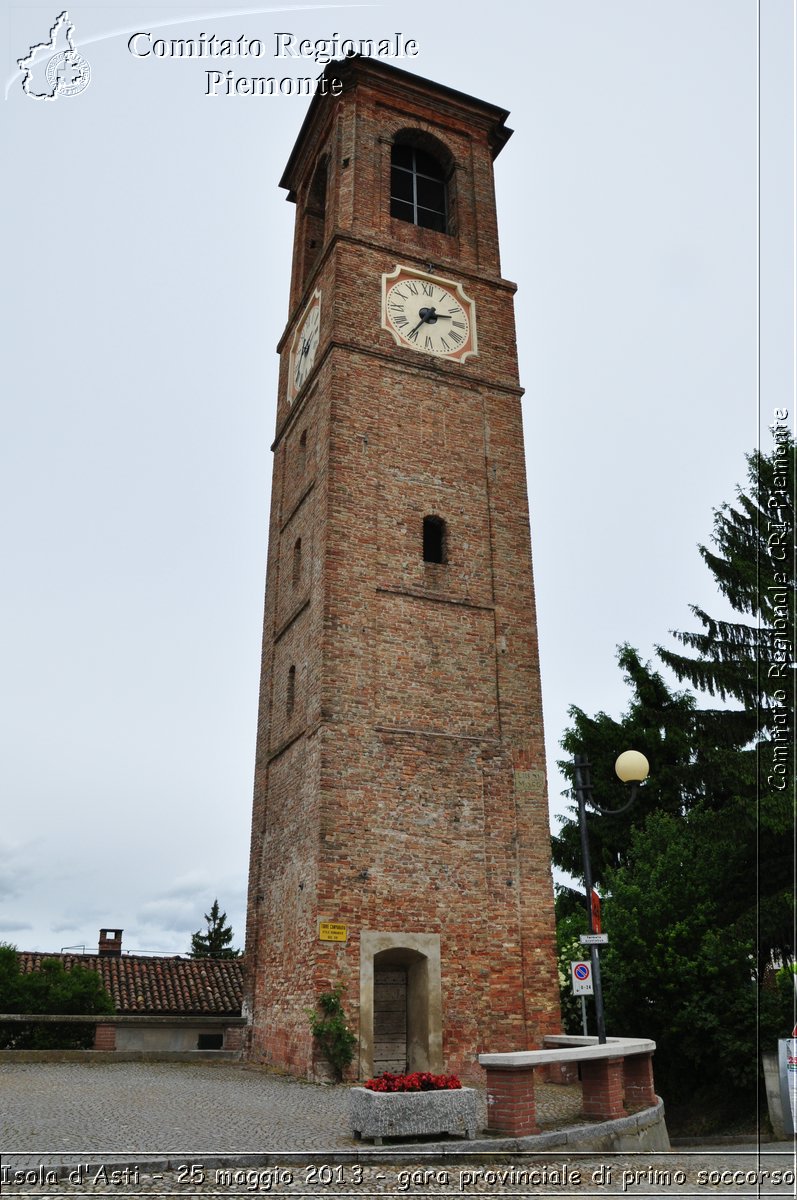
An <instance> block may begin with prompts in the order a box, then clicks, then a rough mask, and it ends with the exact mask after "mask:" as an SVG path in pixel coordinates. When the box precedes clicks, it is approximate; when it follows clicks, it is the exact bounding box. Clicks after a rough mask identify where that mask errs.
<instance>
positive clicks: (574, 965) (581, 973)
mask: <svg viewBox="0 0 797 1200" xmlns="http://www.w3.org/2000/svg"><path fill="white" fill-rule="evenodd" d="M570 981H571V983H572V984H573V995H574V996H591V995H592V994H593V991H592V963H588V962H571V964H570Z"/></svg>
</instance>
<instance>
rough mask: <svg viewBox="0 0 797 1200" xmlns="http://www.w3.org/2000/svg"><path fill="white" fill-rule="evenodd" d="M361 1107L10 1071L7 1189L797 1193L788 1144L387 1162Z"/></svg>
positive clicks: (196, 1070)
mask: <svg viewBox="0 0 797 1200" xmlns="http://www.w3.org/2000/svg"><path fill="white" fill-rule="evenodd" d="M541 1091H542V1089H541ZM541 1099H543V1097H541ZM346 1102H347V1088H346V1087H321V1086H318V1085H314V1084H308V1083H303V1082H301V1081H298V1080H294V1079H288V1078H286V1077H284V1076H280V1075H274V1074H271V1073H267V1072H265V1071H263V1070H259V1069H251V1068H249V1069H248V1068H244V1067H241V1066H237V1065H231V1064H218V1065H212V1064H210V1065H206V1064H181V1063H169V1064H166V1063H146V1064H145V1063H118V1064H117V1063H110V1064H109V1063H102V1064H100V1063H97V1064H90V1063H46V1064H45V1063H28V1064H25V1063H19V1064H17V1063H14V1064H9V1063H2V1064H0V1154H1V1155H2V1167H0V1190H2V1193H3V1195H4V1196H5V1195H23V1194H24V1195H27V1196H58V1195H68V1196H78V1195H79V1196H89V1195H104V1194H114V1195H120V1194H130V1195H142V1196H143V1195H149V1196H155V1195H159V1196H166V1195H168V1196H178V1195H179V1196H189V1197H190V1196H194V1195H197V1196H198V1195H223V1196H228V1197H230V1196H238V1195H251V1194H253V1193H254V1194H268V1195H270V1196H280V1197H288V1196H295V1195H305V1196H307V1195H310V1196H319V1197H321V1196H324V1197H333V1196H352V1195H356V1196H361V1197H363V1198H364V1200H365V1197H368V1196H369V1195H371V1196H374V1195H378V1196H384V1195H391V1194H392V1195H411V1196H424V1197H426V1196H429V1197H434V1196H449V1195H459V1196H462V1195H471V1196H479V1197H490V1196H498V1195H515V1196H537V1195H544V1196H559V1197H562V1198H563V1200H564V1198H565V1197H568V1196H600V1195H604V1194H606V1195H609V1194H625V1195H629V1196H638V1197H642V1196H651V1195H660V1194H670V1195H677V1196H682V1197H684V1198H686V1197H691V1196H712V1195H716V1194H717V1193H721V1194H724V1195H728V1194H729V1195H733V1196H738V1197H746V1196H756V1195H760V1194H762V1193H763V1194H767V1195H770V1194H775V1195H789V1196H791V1195H794V1194H795V1188H794V1182H793V1181H794V1160H793V1156H792V1154H791V1153H790V1147H784V1146H783V1145H776V1146H772V1147H762V1148H760V1147H757V1146H755V1145H753V1144H749V1145H747V1146H738V1145H734V1146H729V1145H722V1144H719V1145H715V1146H710V1145H707V1146H700V1147H691V1146H690V1147H689V1148H688V1149H677V1150H676V1151H675V1152H673V1153H672V1154H669V1155H664V1154H640V1155H632V1154H621V1155H604V1156H601V1155H598V1154H596V1153H594V1152H590V1153H587V1154H567V1155H563V1154H562V1153H561V1152H556V1151H554V1152H551V1153H548V1154H542V1153H539V1152H536V1153H534V1154H531V1155H526V1156H513V1157H512V1158H505V1159H504V1160H503V1161H500V1160H496V1159H495V1158H494V1157H492V1156H490V1155H489V1154H488V1153H485V1151H484V1149H483V1148H482V1149H479V1150H476V1149H475V1148H472V1147H471V1148H469V1147H468V1145H467V1144H466V1143H463V1142H461V1141H458V1140H454V1139H451V1140H450V1141H448V1142H447V1143H446V1145H445V1146H444V1147H437V1148H433V1147H432V1146H428V1145H424V1144H423V1143H416V1144H414V1145H413V1146H412V1147H411V1148H410V1149H407V1148H405V1149H404V1150H402V1151H395V1150H392V1149H391V1150H390V1151H388V1152H386V1153H384V1154H378V1155H377V1156H375V1157H374V1156H373V1153H372V1152H371V1151H370V1149H369V1150H368V1151H367V1152H366V1154H363V1153H362V1149H363V1148H362V1146H361V1144H360V1143H359V1142H356V1141H355V1140H354V1139H353V1138H352V1136H351V1134H350V1131H349V1128H348V1122H347V1111H346ZM546 1103H547V1104H548V1106H549V1108H548V1112H547V1116H548V1117H549V1118H550V1119H552V1120H560V1121H561V1120H565V1121H566V1122H567V1123H573V1124H574V1123H576V1121H575V1120H573V1115H574V1106H575V1107H577V1103H578V1101H577V1096H575V1095H574V1094H573V1093H571V1090H570V1089H560V1088H551V1089H547V1088H546V1089H545V1099H544V1102H543V1104H541V1106H540V1107H541V1108H544V1105H545V1104H546ZM301 1155H304V1156H305V1157H304V1159H302V1158H301V1157H300V1156H301ZM65 1164H68V1166H69V1167H70V1168H72V1169H73V1170H77V1169H79V1167H80V1164H83V1168H82V1169H80V1173H79V1174H78V1175H73V1177H72V1179H71V1180H70V1179H69V1178H68V1177H67V1178H64V1177H63V1171H62V1172H61V1173H60V1174H59V1176H58V1181H57V1182H55V1181H54V1177H53V1176H50V1175H48V1172H50V1171H52V1170H53V1169H54V1168H55V1166H56V1165H58V1166H60V1167H61V1168H63V1167H64V1165H65ZM114 1171H116V1172H117V1174H114ZM17 1172H19V1173H20V1174H19V1175H17V1174H16V1173H17ZM218 1172H222V1173H221V1174H218ZM501 1172H504V1174H503V1175H502V1174H501ZM506 1172H509V1174H507V1173H506ZM512 1172H514V1174H513V1173H512ZM778 1172H779V1173H780V1174H779V1175H778V1174H776V1173H778ZM425 1173H426V1174H425Z"/></svg>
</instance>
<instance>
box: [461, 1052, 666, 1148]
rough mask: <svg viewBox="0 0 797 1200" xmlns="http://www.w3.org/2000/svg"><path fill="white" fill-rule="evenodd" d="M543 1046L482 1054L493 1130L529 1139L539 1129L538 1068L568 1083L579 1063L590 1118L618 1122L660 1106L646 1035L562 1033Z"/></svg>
mask: <svg viewBox="0 0 797 1200" xmlns="http://www.w3.org/2000/svg"><path fill="white" fill-rule="evenodd" d="M544 1041H545V1047H544V1049H542V1050H525V1051H519V1052H517V1053H515V1054H480V1055H479V1063H480V1064H481V1066H482V1067H483V1068H484V1070H485V1071H486V1073H487V1127H488V1129H489V1130H490V1131H491V1132H493V1133H501V1134H507V1135H509V1136H511V1137H528V1136H530V1135H532V1134H536V1133H539V1126H538V1124H537V1114H536V1102H535V1098H534V1072H535V1071H539V1072H540V1073H541V1075H542V1076H543V1077H544V1078H545V1079H546V1081H548V1082H551V1081H553V1080H556V1078H557V1076H558V1077H559V1079H560V1080H562V1081H564V1079H565V1078H566V1077H567V1073H568V1072H569V1071H570V1070H572V1068H574V1067H576V1066H577V1067H578V1068H579V1069H580V1073H581V1090H582V1111H583V1115H584V1116H585V1117H587V1118H588V1119H590V1120H599V1121H613V1120H617V1119H618V1118H621V1117H624V1116H626V1114H627V1113H628V1112H636V1111H638V1110H639V1109H641V1108H647V1107H651V1106H653V1105H655V1104H656V1102H657V1098H656V1094H655V1091H654V1085H653V1067H652V1057H653V1051H654V1050H655V1049H656V1044H655V1042H652V1041H650V1040H649V1039H646V1038H609V1039H608V1040H607V1042H606V1043H604V1044H598V1041H597V1038H586V1037H584V1038H582V1037H570V1036H567V1035H558V1036H556V1037H553V1036H552V1037H550V1038H546V1039H544Z"/></svg>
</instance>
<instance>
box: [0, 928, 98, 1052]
mask: <svg viewBox="0 0 797 1200" xmlns="http://www.w3.org/2000/svg"><path fill="white" fill-rule="evenodd" d="M113 1011H114V1006H113V1000H112V999H111V996H110V995H109V994H108V992H107V991H106V989H105V986H104V984H103V982H102V979H101V978H100V976H99V975H98V973H97V972H96V971H92V970H89V969H88V968H86V967H81V966H77V965H76V966H73V967H72V968H71V969H70V970H67V969H66V967H65V966H64V963H63V962H62V961H61V959H59V958H43V959H42V961H41V965H40V968H39V970H38V971H30V972H28V973H25V974H23V972H22V971H20V969H19V957H18V955H17V950H16V947H15V946H9V945H7V944H2V945H0V1012H7V1013H68V1014H69V1015H70V1016H74V1015H78V1014H83V1013H106V1012H107V1013H110V1012H113ZM93 1039H94V1026H93V1025H78V1024H72V1023H64V1024H61V1025H59V1024H57V1023H49V1022H48V1023H47V1024H44V1025H39V1024H36V1023H34V1022H31V1023H30V1024H29V1025H28V1024H24V1023H18V1022H16V1021H15V1022H13V1023H11V1022H8V1023H6V1024H5V1025H0V1048H3V1049H7V1050H81V1049H86V1048H87V1047H89V1046H91V1045H92V1043H93Z"/></svg>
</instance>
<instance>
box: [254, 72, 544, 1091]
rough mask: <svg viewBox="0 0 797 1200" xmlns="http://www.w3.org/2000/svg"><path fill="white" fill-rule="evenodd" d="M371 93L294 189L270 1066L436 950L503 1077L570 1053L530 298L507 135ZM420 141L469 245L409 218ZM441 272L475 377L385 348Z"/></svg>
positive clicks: (342, 105) (478, 110)
mask: <svg viewBox="0 0 797 1200" xmlns="http://www.w3.org/2000/svg"><path fill="white" fill-rule="evenodd" d="M352 70H353V71H354V77H355V82H356V84H357V86H356V87H352V88H351V90H349V91H347V92H346V93H345V95H344V96H343V97H342V98H341V100H340V101H339V102H337V104H334V105H332V104H330V105H327V106H322V105H316V106H315V108H314V110H313V111H314V113H315V117H314V120H313V121H311V122H310V123H309V125H308V126H307V127H306V128H305V130H304V134H303V137H304V140H303V143H302V145H301V146H300V147H299V150H298V151H297V153H296V155H295V156H294V158H293V159H292V167H291V170H292V171H293V173H294V178H293V180H292V181H291V182H290V186H291V187H292V188H293V189H294V190H295V193H296V198H297V235H296V243H295V255H294V280H293V284H292V293H291V294H292V316H291V319H290V320H289V323H288V326H287V327H286V331H285V334H284V335H283V338H282V339H281V343H280V345H281V349H282V362H281V371H280V399H279V404H278V413H277V440H276V444H275V463H274V476H273V493H272V515H271V523H270V541H269V561H268V573H267V594H266V609H265V619H264V640H263V660H262V687H261V700H260V717H259V725H258V750H257V764H256V777H255V799H254V805H253V821H252V853H251V861H250V894H249V909H248V928H247V962H248V966H249V971H250V974H249V979H248V985H247V993H248V1003H249V1006H250V1009H251V1011H252V1013H253V1027H252V1030H251V1033H250V1053H251V1054H252V1055H253V1056H255V1057H257V1058H262V1059H266V1060H267V1061H272V1062H274V1063H278V1064H280V1065H283V1066H287V1067H289V1068H290V1069H292V1070H296V1071H297V1072H300V1073H311V1072H312V1070H313V1061H312V1059H313V1051H312V1045H311V1040H310V1037H309V1032H308V1022H307V1016H306V1013H305V1011H304V1010H305V1007H306V1006H308V1005H312V1004H313V1002H314V1000H315V998H316V996H317V995H318V993H319V991H321V990H324V989H325V988H327V987H329V986H331V985H333V984H334V983H335V982H337V981H341V982H342V983H343V984H344V985H345V988H346V995H345V1005H346V1011H347V1015H348V1016H349V1019H350V1022H351V1023H352V1025H353V1027H354V1028H355V1029H356V1028H357V1022H358V1006H359V935H360V932H361V931H362V930H377V931H393V932H399V931H402V930H403V931H405V932H412V933H434V934H439V936H440V939H441V960H442V990H443V1042H444V1060H445V1064H446V1068H447V1069H449V1070H456V1071H459V1072H460V1073H462V1074H463V1075H464V1076H465V1077H466V1078H478V1077H479V1076H480V1071H479V1068H478V1067H477V1066H476V1055H477V1054H478V1053H479V1052H481V1051H488V1050H493V1051H500V1050H510V1049H523V1048H528V1047H532V1046H536V1045H539V1044H540V1043H541V1038H542V1036H543V1034H545V1033H550V1032H556V1031H558V1029H559V1011H558V984H557V978H556V969H555V956H554V949H555V939H554V927H553V895H552V885H551V874H550V859H549V832H548V812H547V802H546V794H545V761H544V749H543V728H542V706H541V694H540V682H539V668H538V656H537V641H536V636H537V635H536V624H535V617H534V593H533V583H532V576H531V557H530V544H529V527H528V511H527V500H526V478H525V464H524V459H523V431H522V422H521V413H520V394H521V393H520V388H519V384H518V379H517V355H516V346H515V328H514V315H513V307H512V297H513V294H514V287H513V285H511V284H508V283H507V282H506V281H504V280H502V279H501V278H500V275H499V271H500V263H499V258H498V241H497V227H496V221H495V202H494V195H493V180H492V165H491V153H490V147H489V137H490V131H491V129H492V128H493V126H494V124H495V121H496V115H495V110H489V111H486V110H484V108H483V106H480V105H479V103H478V102H475V101H474V102H472V103H465V102H464V101H462V102H457V101H456V100H455V99H452V98H451V97H449V96H447V95H446V96H445V97H443V98H442V99H441V97H440V95H439V94H436V93H435V92H434V90H432V91H431V92H428V93H427V92H426V88H425V85H423V86H421V84H422V81H421V83H419V84H418V85H417V90H416V93H415V94H414V95H413V94H412V92H407V91H406V89H403V88H401V89H397V87H396V80H395V78H394V77H392V76H391V75H390V73H387V74H383V75H381V76H380V75H379V72H378V71H377V77H376V78H373V77H372V72H373V67H372V66H368V65H366V66H365V67H357V68H352ZM358 72H361V73H362V77H360V76H358ZM408 126H411V127H413V128H414V129H417V130H419V131H420V132H421V133H422V134H423V136H424V137H426V138H433V139H435V143H434V144H436V145H439V147H440V148H441V153H445V154H447V155H450V157H451V160H452V161H453V162H454V163H455V168H454V176H453V180H452V193H453V195H454V201H455V204H456V235H455V236H448V235H445V234H440V233H436V232H434V231H432V230H424V229H418V228H417V227H414V226H411V225H407V224H406V223H405V222H400V221H395V220H394V219H392V218H391V217H390V216H389V211H388V206H387V201H386V196H387V194H388V190H387V189H388V186H389V161H390V143H391V140H392V138H393V136H394V134H395V133H396V132H397V131H398V130H400V129H403V128H406V127H408ZM322 157H323V158H326V163H327V177H328V189H327V212H326V219H325V222H324V238H325V243H326V244H325V245H324V247H322V248H321V250H320V251H319V254H318V256H317V258H316V259H315V260H314V262H315V265H314V266H313V267H312V270H310V271H309V273H308V268H307V253H308V252H307V248H306V245H307V238H306V235H305V231H304V229H303V221H304V217H303V203H304V197H305V195H306V193H307V189H308V188H309V186H310V181H311V179H312V178H313V177H314V174H315V170H316V167H317V164H318V161H319V160H320V158H322ZM347 159H348V162H346V161H345V160H347ZM314 219H315V218H314ZM429 261H432V262H433V263H434V264H435V265H434V273H436V274H438V275H441V276H443V277H445V278H452V279H455V280H458V281H460V282H461V283H462V285H463V287H464V288H465V291H466V292H467V294H468V295H469V296H470V297H472V299H473V300H474V301H475V302H476V305H477V317H476V320H477V325H478V338H479V354H478V356H477V357H475V358H471V359H469V360H468V361H466V362H465V363H454V362H447V361H441V360H438V359H432V358H430V357H428V356H425V355H421V354H418V353H417V352H416V351H414V350H412V349H409V348H405V347H402V346H398V345H397V344H396V342H395V340H394V339H393V337H392V335H391V334H390V333H389V332H387V331H386V330H384V329H382V328H381V277H382V274H383V273H384V272H390V271H392V270H393V268H394V267H395V266H396V264H397V263H405V264H409V265H413V264H414V265H417V266H419V267H421V268H424V267H425V265H426V264H427V263H428V262H429ZM316 288H318V289H319V290H320V291H321V342H320V346H319V350H318V353H317V357H316V362H315V364H314V368H313V371H312V372H311V376H310V379H309V381H308V385H307V387H306V389H305V390H304V391H303V392H302V393H301V394H300V396H299V397H297V399H296V401H295V403H294V404H292V405H291V404H289V403H288V401H287V398H286V397H287V371H288V357H289V349H290V345H291V344H292V339H293V336H294V332H295V328H296V322H297V321H298V320H300V319H301V316H302V313H303V310H304V305H305V304H306V302H307V298H308V296H309V295H310V294H311V292H312V291H314V290H315V289H316ZM303 435H304V436H303ZM302 443H303V444H302ZM429 514H436V515H438V516H441V517H442V518H443V519H444V520H445V522H446V529H447V562H446V563H445V564H429V563H424V561H423V556H422V542H421V531H422V523H423V518H424V516H425V515H429ZM298 538H301V546H302V555H301V569H300V572H299V576H298V578H295V577H294V576H295V571H294V563H295V546H296V541H297V539H298ZM291 667H293V668H294V669H295V670H294V673H293V676H292V680H293V681H292V684H291V685H290V686H291V687H292V688H293V704H292V707H291V705H290V704H289V701H288V687H289V682H288V681H289V678H290V677H291V671H290V668H291ZM324 919H328V920H333V921H337V922H340V923H343V924H345V925H347V927H348V929H349V939H348V941H347V942H346V943H342V944H335V943H322V942H320V941H319V940H318V936H317V927H318V921H319V920H324Z"/></svg>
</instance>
